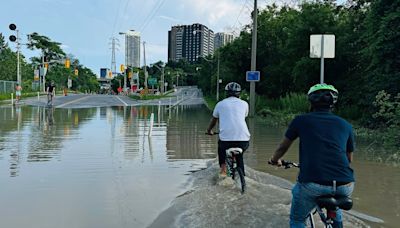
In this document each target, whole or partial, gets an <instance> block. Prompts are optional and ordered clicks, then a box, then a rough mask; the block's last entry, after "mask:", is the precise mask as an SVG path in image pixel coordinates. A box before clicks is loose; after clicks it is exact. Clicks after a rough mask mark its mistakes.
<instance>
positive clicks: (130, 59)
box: [124, 30, 140, 67]
mask: <svg viewBox="0 0 400 228" xmlns="http://www.w3.org/2000/svg"><path fill="white" fill-rule="evenodd" d="M124 34H125V64H126V66H129V67H140V32H137V31H134V30H129V31H127V32H125V33H124Z"/></svg>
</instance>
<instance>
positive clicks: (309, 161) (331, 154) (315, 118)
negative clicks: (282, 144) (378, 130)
mask: <svg viewBox="0 0 400 228" xmlns="http://www.w3.org/2000/svg"><path fill="white" fill-rule="evenodd" d="M285 136H286V137H287V138H288V139H290V140H292V141H293V140H295V139H296V138H297V137H299V138H300V144H299V159H300V167H301V168H300V172H299V176H298V181H299V182H331V181H333V180H336V181H337V182H353V181H354V175H353V170H352V169H351V168H350V162H349V160H348V158H347V154H346V152H353V151H354V134H353V128H352V126H351V125H350V124H349V123H348V122H347V121H346V120H344V119H342V118H340V117H338V116H336V115H334V114H333V113H331V112H328V111H318V112H311V113H307V114H304V115H299V116H297V117H296V118H295V119H294V120H293V121H292V122H291V123H290V125H289V128H288V129H287V131H286V134H285Z"/></svg>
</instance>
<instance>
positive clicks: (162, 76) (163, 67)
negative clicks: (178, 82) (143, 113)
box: [150, 63, 165, 95]
mask: <svg viewBox="0 0 400 228" xmlns="http://www.w3.org/2000/svg"><path fill="white" fill-rule="evenodd" d="M150 66H155V67H156V68H157V69H159V70H160V71H161V95H163V94H164V86H165V84H164V69H165V63H162V64H161V67H159V66H158V65H157V64H151V65H150Z"/></svg>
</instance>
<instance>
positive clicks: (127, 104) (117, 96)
mask: <svg viewBox="0 0 400 228" xmlns="http://www.w3.org/2000/svg"><path fill="white" fill-rule="evenodd" d="M116 98H117V99H118V100H120V101H121V102H122V103H123V104H124V105H125V106H128V104H127V103H126V102H125V101H123V100H122V99H121V98H119V97H118V96H116Z"/></svg>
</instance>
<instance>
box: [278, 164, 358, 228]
mask: <svg viewBox="0 0 400 228" xmlns="http://www.w3.org/2000/svg"><path fill="white" fill-rule="evenodd" d="M282 166H283V167H284V168H285V169H289V168H291V167H296V168H299V167H300V165H299V164H297V163H294V162H290V161H284V160H282ZM333 186H334V188H335V189H336V182H335V181H334V182H333ZM320 204H321V205H322V206H320ZM352 205H353V202H352V200H351V199H350V198H347V197H338V196H331V195H329V196H328V195H326V196H320V197H319V198H317V203H316V207H315V210H314V211H311V212H310V214H309V215H308V220H309V222H310V226H311V228H314V227H315V221H314V217H313V214H315V213H318V215H319V217H320V218H321V221H322V222H323V223H324V226H325V227H326V228H332V227H333V219H334V218H336V211H337V210H338V209H339V208H340V209H343V210H350V209H351V207H352ZM324 208H325V209H326V214H325V213H324V211H323V209H324Z"/></svg>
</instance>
